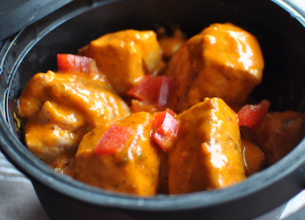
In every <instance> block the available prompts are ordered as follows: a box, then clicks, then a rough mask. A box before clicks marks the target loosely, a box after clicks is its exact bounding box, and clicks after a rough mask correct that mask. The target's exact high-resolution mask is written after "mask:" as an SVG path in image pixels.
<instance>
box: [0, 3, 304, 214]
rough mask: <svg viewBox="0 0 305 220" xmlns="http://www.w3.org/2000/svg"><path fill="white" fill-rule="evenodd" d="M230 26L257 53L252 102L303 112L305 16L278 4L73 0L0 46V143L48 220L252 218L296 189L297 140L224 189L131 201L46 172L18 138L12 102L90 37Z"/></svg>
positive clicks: (300, 154)
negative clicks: (259, 74) (251, 39)
mask: <svg viewBox="0 0 305 220" xmlns="http://www.w3.org/2000/svg"><path fill="white" fill-rule="evenodd" d="M216 22H220V23H224V22H232V23H234V24H236V25H237V26H240V27H242V28H244V29H246V30H247V31H249V32H250V33H252V34H254V35H255V36H256V37H257V39H258V41H259V43H260V45H261V47H262V51H263V55H264V59H265V70H264V78H263V82H262V84H261V85H260V86H258V87H257V88H255V91H254V92H253V94H252V97H253V98H254V99H257V100H262V99H268V100H270V102H271V110H278V111H283V110H288V109H291V110H295V111H304V110H305V102H304V101H305V86H304V82H305V55H304V51H305V28H304V25H305V18H304V14H302V12H301V11H297V10H296V9H295V8H294V7H293V6H291V5H290V4H288V3H286V2H285V1H284V0H273V1H269V0H247V1H244V0H187V1H185V0H166V1H165V0H164V1H161V0H128V1H127V0H125V1H124V0H122V1H119V0H108V1H84V0H83V1H74V2H72V3H71V4H68V5H67V6H65V7H63V8H61V9H60V10H58V11H56V12H54V13H52V14H51V15H49V16H47V17H45V18H43V19H42V20H40V21H38V22H36V23H35V24H33V25H30V26H28V27H27V28H25V29H24V30H23V31H21V32H19V33H18V34H16V35H14V36H12V37H10V38H8V39H7V41H5V42H2V43H1V44H2V45H1V46H2V50H1V53H0V58H1V63H0V64H1V66H0V67H1V69H0V70H1V72H0V74H1V76H0V112H1V114H0V134H1V136H0V145H1V150H2V152H3V153H4V154H5V155H6V157H7V158H8V159H9V160H10V161H11V162H12V163H13V164H14V165H15V166H16V167H17V168H18V169H20V170H21V171H22V172H23V173H24V174H25V175H27V176H28V177H29V178H30V179H31V180H32V182H33V185H34V188H35V190H36V192H37V195H38V197H39V199H40V201H41V203H42V206H43V207H44V209H45V211H46V213H47V215H48V216H49V217H50V219H65V220H66V219H75V220H76V219H130V220H131V219H154V220H155V219H175V220H178V219H251V218H254V217H257V216H260V215H262V214H264V213H266V212H268V211H270V210H272V209H273V208H275V207H277V206H279V205H281V204H283V203H284V202H286V201H288V200H289V199H290V198H291V197H293V196H294V195H296V194H297V193H298V192H299V191H301V190H302V189H303V187H304V183H305V142H304V141H302V142H301V143H300V144H299V145H298V146H297V147H296V148H295V149H294V150H293V151H292V152H291V153H290V154H289V155H287V156H286V157H285V158H283V159H282V160H281V161H279V162H278V163H276V164H275V165H273V166H271V167H269V168H267V169H265V170H263V171H262V172H260V173H257V174H255V175H253V176H251V177H250V178H248V179H247V180H246V181H244V182H242V183H240V184H237V185H234V186H232V187H228V188H226V189H222V190H211V191H204V192H198V193H191V194H186V195H179V196H167V195H157V196H155V197H152V198H139V197H135V196H130V195H123V194H117V193H113V192H108V191H104V190H101V189H97V188H94V187H90V186H88V185H85V184H82V183H80V182H77V181H75V180H73V179H71V178H69V177H68V176H63V175H60V174H58V173H56V172H55V171H53V170H51V169H49V168H48V167H47V166H46V165H45V164H44V163H43V162H41V161H40V160H39V159H37V158H36V157H35V156H34V155H32V154H31V153H30V152H29V151H28V150H27V149H26V147H25V146H24V145H23V143H22V138H21V134H20V133H19V132H18V131H16V129H15V127H16V123H17V121H18V120H17V121H16V120H15V119H16V116H18V115H17V102H16V100H17V99H18V96H19V95H20V92H21V90H22V88H23V87H24V86H25V84H26V83H27V81H28V80H29V79H30V78H31V77H32V76H33V75H34V74H36V73H37V72H45V71H47V70H49V69H51V70H56V54H57V53H76V51H77V49H78V48H80V47H82V46H84V45H86V44H88V43H89V42H90V41H91V40H93V39H95V38H97V37H98V36H100V35H102V34H105V33H108V32H113V31H118V30H122V29H127V28H133V29H139V30H143V29H156V27H157V25H163V26H165V27H169V26H170V25H173V24H174V25H175V24H178V25H179V26H180V28H181V29H182V30H183V31H184V32H186V33H187V34H188V36H192V35H194V34H196V33H198V32H200V31H201V30H202V29H203V28H205V27H207V26H209V25H210V24H211V23H216Z"/></svg>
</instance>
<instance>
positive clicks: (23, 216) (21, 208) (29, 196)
mask: <svg viewBox="0 0 305 220" xmlns="http://www.w3.org/2000/svg"><path fill="white" fill-rule="evenodd" d="M0 219H1V220H48V217H47V216H46V214H45V212H44V210H43V209H42V206H41V205H40V202H39V200H38V198H37V196H36V193H35V191H34V188H33V185H32V183H31V182H30V181H29V180H28V178H27V177H25V176H24V175H23V174H22V173H20V172H19V171H18V170H16V168H15V167H14V166H13V165H12V164H11V163H10V162H8V161H7V159H6V158H5V157H4V155H3V154H2V153H1V152H0Z"/></svg>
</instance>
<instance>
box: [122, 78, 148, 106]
mask: <svg viewBox="0 0 305 220" xmlns="http://www.w3.org/2000/svg"><path fill="white" fill-rule="evenodd" d="M153 88H154V77H153V76H152V75H146V76H145V77H144V79H143V80H142V81H141V82H140V84H139V85H137V86H134V87H132V88H131V89H130V90H128V91H127V94H128V95H130V96H132V97H134V98H136V99H138V100H140V101H144V100H150V97H151V94H152V92H153Z"/></svg>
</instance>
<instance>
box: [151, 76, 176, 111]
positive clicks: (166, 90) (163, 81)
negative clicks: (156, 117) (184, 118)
mask: <svg viewBox="0 0 305 220" xmlns="http://www.w3.org/2000/svg"><path fill="white" fill-rule="evenodd" d="M173 88H174V80H173V79H171V78H168V77H166V76H157V77H156V79H155V87H154V93H153V103H155V104H156V105H157V107H159V108H163V107H166V106H167V104H168V103H169V100H170V97H171V94H172V91H173Z"/></svg>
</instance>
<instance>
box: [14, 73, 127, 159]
mask: <svg viewBox="0 0 305 220" xmlns="http://www.w3.org/2000/svg"><path fill="white" fill-rule="evenodd" d="M112 91H113V89H112V88H111V87H109V86H108V84H107V83H103V82H101V81H99V80H93V79H92V78H91V77H90V76H88V77H85V76H81V75H77V77H76V75H74V74H67V73H64V74H55V73H54V72H52V71H49V72H48V73H46V74H44V73H39V74H36V75H35V76H34V77H33V78H32V79H31V80H30V81H29V82H28V84H27V85H26V86H25V88H24V90H23V92H22V94H21V96H20V98H19V115H20V116H21V118H22V119H23V120H24V121H25V122H26V123H25V130H24V132H25V142H26V145H27V147H28V148H29V150H30V151H31V152H32V153H34V154H35V155H36V156H37V157H38V158H40V159H42V160H43V161H44V162H46V163H51V162H52V161H53V160H55V159H56V158H58V157H59V156H60V155H61V154H63V153H68V154H75V153H76V150H77V147H78V144H79V142H80V141H81V139H82V137H83V136H84V134H85V133H86V132H88V131H90V130H92V129H93V128H95V127H97V126H98V125H100V124H102V123H105V122H108V121H110V120H115V119H118V118H121V117H125V116H128V115H129V114H130V111H129V108H128V106H127V105H126V104H125V102H124V101H123V100H122V99H121V98H120V97H119V96H117V95H115V94H113V93H112Z"/></svg>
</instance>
